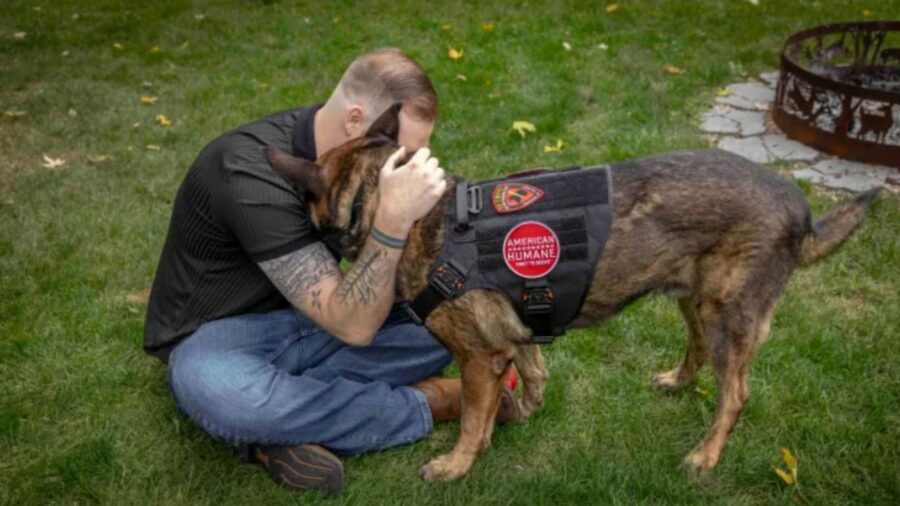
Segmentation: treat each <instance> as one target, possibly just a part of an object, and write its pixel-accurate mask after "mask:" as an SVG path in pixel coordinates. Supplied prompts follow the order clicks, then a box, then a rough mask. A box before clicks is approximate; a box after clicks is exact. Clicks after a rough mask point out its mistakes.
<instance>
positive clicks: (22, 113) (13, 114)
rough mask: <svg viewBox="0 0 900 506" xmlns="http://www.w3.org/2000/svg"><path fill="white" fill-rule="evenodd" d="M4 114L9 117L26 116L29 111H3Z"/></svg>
mask: <svg viewBox="0 0 900 506" xmlns="http://www.w3.org/2000/svg"><path fill="white" fill-rule="evenodd" d="M3 115H4V116H6V117H7V118H24V117H25V116H27V115H28V113H27V112H25V111H14V110H9V111H5V112H4V113H3Z"/></svg>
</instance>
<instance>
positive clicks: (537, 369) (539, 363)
mask: <svg viewBox="0 0 900 506" xmlns="http://www.w3.org/2000/svg"><path fill="white" fill-rule="evenodd" d="M516 348H517V351H516V356H515V358H513V361H514V362H515V364H516V370H517V371H518V372H519V379H521V380H522V398H521V399H520V400H519V408H520V411H521V413H522V420H526V419H528V417H529V416H531V414H532V413H534V411H535V410H537V409H538V408H540V407H541V405H543V404H544V383H546V382H547V378H548V377H549V376H550V375H549V374H548V373H547V367H546V366H545V365H544V357H543V355H542V354H541V347H540V346H538V345H536V344H522V345H519V346H517V347H516Z"/></svg>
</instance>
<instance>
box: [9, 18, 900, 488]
mask: <svg viewBox="0 0 900 506" xmlns="http://www.w3.org/2000/svg"><path fill="white" fill-rule="evenodd" d="M618 3H619V5H620V8H619V10H618V11H617V12H615V13H613V14H605V13H604V12H603V8H602V5H600V4H592V3H589V2H527V3H526V2H515V3H514V5H509V6H505V5H503V4H502V3H500V2H467V3H466V4H465V5H464V4H462V3H460V4H459V5H453V6H449V5H448V6H435V5H428V4H427V3H426V2H421V3H420V2H413V1H407V2H388V1H380V2H366V3H362V2H360V3H359V4H356V3H353V2H349V1H339V2H332V3H329V5H320V4H322V2H309V3H295V2H253V1H245V2H225V1H222V2H210V3H206V2H196V3H193V4H192V3H188V2H183V1H172V0H163V1H156V2H149V1H147V2H114V1H87V0H79V1H77V2H76V1H72V2H49V1H41V2H22V1H18V0H5V1H4V2H3V8H2V10H3V15H2V17H0V69H2V70H0V111H7V110H17V111H25V112H26V113H27V115H26V116H24V117H20V118H13V117H9V116H6V115H4V116H0V293H2V295H0V503H4V504H16V505H18V504H55V503H70V504H75V503H78V504H84V503H95V502H96V503H106V504H191V505H193V504H242V503H248V504H250V503H252V504H301V503H303V504H306V503H331V502H344V503H348V504H464V505H469V504H581V503H587V504H632V503H638V502H640V503H688V504H705V503H718V504H729V505H731V504H767V503H783V504H790V503H793V502H794V499H792V497H791V491H790V490H789V489H788V488H787V487H785V486H784V485H783V484H782V483H781V482H780V481H779V479H778V477H777V476H776V475H775V474H774V472H773V471H772V466H773V465H776V464H778V460H779V457H778V448H779V447H781V446H787V447H790V448H791V449H792V450H793V451H794V452H795V453H796V454H797V456H798V458H799V477H800V482H801V485H802V490H803V494H804V495H805V497H806V498H807V499H808V500H809V502H810V503H812V504H851V503H855V504H878V503H880V504H891V503H893V504H896V503H897V501H898V498H900V463H898V462H900V344H898V343H900V330H898V328H897V309H898V307H900V275H898V267H900V239H898V234H897V230H898V226H900V205H898V200H897V198H896V197H895V196H890V195H889V196H885V197H882V198H881V199H880V200H879V201H878V202H876V203H875V205H874V206H873V208H872V210H871V213H870V216H869V218H868V221H867V223H866V225H865V226H864V228H863V229H862V230H861V231H860V233H859V234H858V235H857V236H856V238H855V239H853V240H852V241H851V242H850V243H849V244H847V245H846V246H845V247H844V248H843V249H842V250H841V251H840V252H839V253H838V254H836V255H835V256H833V257H831V258H830V259H828V260H827V261H825V262H822V263H821V264H819V265H817V266H815V267H813V268H810V269H807V270H804V271H801V272H798V273H797V275H796V276H795V277H794V279H793V280H792V282H791V285H790V287H789V289H788V291H787V293H786V295H785V296H784V297H783V299H782V302H781V305H780V307H779V309H778V312H777V315H776V320H775V324H774V326H773V329H772V335H771V337H770V339H769V341H768V342H767V343H766V344H765V345H764V346H763V347H762V348H761V349H760V351H759V353H758V355H757V357H756V359H755V361H754V371H753V374H752V376H751V382H750V383H751V389H752V392H753V394H752V396H751V399H750V402H749V404H748V406H747V408H746V410H745V412H744V414H743V417H742V419H741V422H740V423H739V425H738V427H737V429H736V430H735V432H734V434H733V436H732V438H731V440H730V443H729V445H728V447H727V448H726V451H725V453H724V456H723V459H722V461H721V464H720V465H719V467H718V468H716V470H715V471H714V472H713V473H712V474H711V477H710V478H709V479H708V480H706V481H704V482H703V483H700V484H698V483H696V482H694V481H692V480H690V479H689V478H688V477H687V476H686V474H685V473H684V472H683V471H682V469H681V468H680V467H679V463H680V460H681V458H682V457H683V456H684V455H685V454H686V453H687V452H688V451H689V450H690V449H691V448H692V446H693V445H694V444H695V443H696V442H697V441H698V440H699V439H700V438H701V437H702V435H703V434H704V432H705V430H706V429H707V427H708V425H709V424H710V422H711V420H712V417H713V413H714V409H715V406H714V403H713V402H712V401H710V400H707V399H706V398H705V397H704V396H703V395H701V394H699V393H698V392H697V391H696V390H695V389H694V388H688V389H685V390H683V391H681V392H677V393H673V394H661V393H658V392H655V391H652V390H651V389H650V388H649V386H648V380H649V378H650V377H651V376H652V374H654V373H655V372H657V371H660V370H662V369H666V368H668V367H670V366H672V365H674V364H675V363H676V362H677V361H678V359H679V358H680V357H681V354H682V351H683V342H684V330H683V325H682V323H681V321H680V317H679V315H678V311H677V308H676V307H675V305H674V304H673V303H672V302H670V301H668V300H664V299H662V298H659V297H651V298H648V299H644V300H642V301H640V302H638V303H637V304H635V305H634V306H632V307H630V308H629V309H627V310H626V311H625V312H624V313H623V314H621V315H620V316H619V317H618V318H616V319H614V320H612V321H610V322H608V323H606V324H604V325H601V326H597V327H596V328H592V329H588V330H585V331H579V332H573V333H571V334H569V335H568V336H566V337H564V338H562V339H560V340H559V341H558V342H557V344H554V345H552V346H550V347H548V348H546V357H547V362H548V365H549V368H550V371H551V375H552V377H551V379H550V382H549V384H548V387H547V402H546V406H545V407H544V408H543V410H541V411H540V412H538V413H537V414H536V415H535V416H534V417H533V418H532V419H531V420H530V421H529V422H528V423H527V424H524V425H519V426H505V427H501V428H498V430H497V431H496V432H495V436H494V443H493V447H492V449H491V450H490V451H489V452H487V453H486V454H485V455H484V457H482V458H481V459H480V460H479V461H478V463H477V464H476V465H475V467H474V468H473V470H472V472H471V474H470V475H469V476H468V477H467V478H466V479H464V480H462V481H460V482H458V483H453V484H438V485H429V484H425V483H423V482H421V481H420V480H419V479H418V478H417V477H416V470H417V469H418V467H419V466H420V465H421V464H422V463H424V462H425V461H426V460H427V459H428V458H429V457H431V456H434V455H437V454H439V453H442V452H444V451H446V450H448V449H449V448H450V447H451V445H452V443H453V441H454V440H455V438H456V433H457V428H458V427H457V426H456V425H454V424H449V425H445V426H442V427H439V429H438V430H437V431H436V432H435V434H434V436H433V437H431V438H430V439H428V440H425V441H422V442H420V443H418V444H415V445H412V446H409V447H405V448H398V449H394V450H390V451H386V452H381V453H378V454H373V455H366V456H362V457H358V458H351V459H347V460H346V469H347V480H346V481H347V488H346V490H345V492H344V494H343V495H342V496H341V497H340V498H339V499H336V500H335V499H328V498H323V497H320V496H317V495H311V494H300V495H292V494H288V493H286V492H283V491H281V490H280V489H279V488H277V487H276V485H274V483H273V482H271V480H269V478H268V477H267V476H266V475H265V474H264V473H263V472H261V471H260V470H259V469H258V468H256V467H253V466H247V465H239V464H238V463H237V461H236V460H235V459H234V458H233V457H232V455H231V452H230V450H229V449H227V448H225V447H224V446H221V445H219V444H217V443H215V442H214V441H212V440H211V439H209V438H208V437H206V436H205V435H204V434H203V433H201V432H200V431H199V430H198V429H197V428H196V427H194V426H193V425H192V424H191V423H190V422H189V421H188V420H187V419H185V418H184V417H182V416H180V415H178V414H176V412H175V410H174V408H173V405H172V401H171V399H170V397H169V394H168V391H167V388H166V375H165V369H164V367H163V366H162V365H161V364H160V363H159V362H158V361H156V360H155V359H153V358H150V357H147V356H145V355H144V354H143V353H142V351H141V331H142V320H143V313H144V309H145V308H144V304H143V303H142V302H140V301H135V299H134V298H128V297H127V295H128V294H133V293H134V292H137V291H139V290H142V289H145V288H147V287H148V286H149V284H150V282H151V280H152V276H153V272H154V269H155V266H156V261H157V258H158V254H159V251H160V249H161V247H162V242H163V239H164V235H165V231H166V227H167V224H168V217H169V213H170V206H171V202H172V198H173V196H174V194H175V190H176V188H177V185H178V184H179V182H180V180H181V178H182V177H183V175H184V173H185V171H186V169H187V167H188V166H189V164H190V163H191V161H192V160H193V157H194V156H195V155H196V153H197V152H198V151H199V150H200V148H202V147H203V145H204V144H205V143H206V142H207V141H209V140H211V139H213V138H214V137H215V136H216V135H218V134H219V133H221V132H223V131H225V130H227V129H230V128H232V127H234V126H237V125H239V124H242V123H244V122H247V121H250V120H253V119H255V118H257V117H260V116H262V115H264V114H267V113H269V112H272V111H276V110H281V109H285V108H289V107H294V106H298V105H303V104H309V103H312V102H315V101H319V100H322V99H324V98H325V97H326V96H327V94H328V92H329V91H330V88H331V86H332V85H333V84H334V83H335V82H336V80H337V79H338V77H339V75H340V73H341V71H342V70H343V68H344V67H345V66H346V65H347V64H348V63H349V61H350V60H351V59H352V58H353V57H354V56H356V55H357V54H360V53H361V52H364V51H366V50H369V49H373V48H376V47H381V46H387V45H395V46H399V47H402V48H404V49H405V50H407V51H408V52H409V53H410V54H411V55H413V56H414V57H416V58H417V59H418V60H419V61H420V62H421V63H422V64H423V65H424V67H425V68H426V69H427V70H428V72H429V73H430V75H431V76H432V78H433V80H434V82H435V85H436V87H437V90H438V93H439V95H440V97H441V100H442V116H441V120H440V123H439V125H438V130H437V132H436V134H435V136H434V138H433V148H434V150H435V152H436V153H437V154H438V155H439V156H440V157H441V158H442V160H443V165H444V166H445V167H446V168H447V169H448V170H451V171H453V172H456V173H460V174H464V175H467V176H471V177H474V178H484V177H488V176H496V175H499V174H503V173H505V172H509V171H512V170H516V169H520V168H523V167H532V166H539V165H547V166H564V165H568V164H575V163H593V162H603V161H615V160H621V159H625V158H629V157H637V156H643V155H649V154H653V153H660V152H665V151H670V150H675V149H683V148H693V147H699V146H703V145H705V142H706V141H705V140H704V139H702V138H701V137H700V136H699V135H698V133H697V124H698V122H699V120H698V115H699V113H700V112H701V111H702V110H704V109H705V108H706V107H708V104H709V103H710V102H711V101H712V98H713V96H714V93H715V90H716V88H717V87H719V86H722V85H725V84H728V83H730V82H734V81H736V80H739V79H742V78H743V74H745V73H746V74H754V73H756V72H759V71H762V70H767V69H772V68H775V67H776V65H777V54H778V50H779V48H780V45H781V41H783V40H784V38H785V37H786V36H787V35H788V34H789V33H791V32H792V31H795V30H798V29H800V28H804V27H808V26H812V25H815V24H819V23H825V22H833V21H839V20H848V19H855V18H860V17H861V16H862V15H861V13H862V11H863V9H870V10H872V11H874V17H875V18H889V17H890V15H891V13H893V14H894V16H895V17H896V14H897V13H900V2H898V1H897V0H890V1H887V0H880V1H876V0H868V1H855V0H846V1H841V2H838V1H831V2H826V1H819V2H799V1H771V0H761V1H760V4H761V5H759V6H753V5H751V4H750V2H747V1H738V0H735V1H728V2H726V1H720V2H713V1H691V2H688V1H679V2H676V1H663V2H653V1H649V0H648V1H641V2H638V1H629V0H621V1H619V2H618ZM37 7H40V9H37ZM76 13H77V14H78V16H77V19H73V17H74V15H75V14H76ZM197 14H205V18H203V19H199V20H198V19H196V17H195V15H197ZM307 20H308V21H307ZM488 21H492V22H495V23H496V27H495V28H494V29H493V30H492V31H486V30H484V29H482V27H481V23H482V22H488ZM445 23H449V24H450V27H449V29H443V28H442V25H444V24H445ZM20 31H24V32H26V36H25V38H24V40H17V39H16V38H15V37H14V33H15V32H20ZM563 41H566V42H569V43H570V44H571V45H572V50H571V51H565V50H564V49H563V47H562V42H563ZM115 42H119V43H121V44H122V45H124V49H123V50H121V51H119V50H116V49H114V48H113V43H115ZM601 43H604V44H607V45H608V47H609V49H608V50H606V51H603V50H601V49H599V48H598V47H597V46H598V44H601ZM184 44H187V46H186V47H184V46H183V45H184ZM156 45H158V46H159V47H160V48H161V51H160V52H159V53H156V54H151V53H149V52H148V50H149V48H151V47H152V46H156ZM448 46H453V47H456V48H461V49H463V50H464V52H465V55H464V57H463V58H462V59H461V60H459V61H455V62H454V61H451V60H450V59H449V58H448V57H447V47H448ZM64 52H66V53H65V54H66V56H63V53H64ZM665 64H672V65H676V66H678V67H681V68H684V69H686V72H685V73H684V74H681V75H677V76H671V75H668V74H666V73H665V72H664V71H663V66H664V65H665ZM458 74H462V75H465V76H466V78H467V80H466V81H462V80H458V79H457V78H456V76H457V75H458ZM264 83H265V84H264ZM142 94H148V95H154V96H157V97H159V101H158V102H157V103H156V104H154V105H141V104H140V103H139V101H138V97H139V96H140V95H142ZM160 113H162V114H166V115H168V116H169V117H170V118H171V119H172V120H173V125H172V126H170V127H168V128H164V127H162V126H160V125H158V124H156V123H155V122H154V116H155V115H156V114H160ZM514 120H528V121H531V122H533V123H534V124H535V125H536V126H537V133H536V134H534V135H531V136H529V137H528V138H526V139H521V138H519V137H518V135H516V134H515V133H513V132H511V131H510V125H511V123H512V121H514ZM134 125H137V126H134ZM557 138H561V139H563V140H564V141H565V142H566V147H565V149H564V150H563V151H562V152H560V153H551V154H545V153H543V149H542V148H543V146H544V145H546V144H551V143H553V142H555V141H556V139H557ZM148 144H155V145H158V146H160V148H161V149H160V150H159V151H152V150H148V149H147V148H146V146H147V145H148ZM45 153H46V154H48V155H50V156H53V157H58V156H62V157H65V158H66V159H67V160H68V164H67V165H66V166H64V167H62V168H59V169H53V170H51V169H45V168H43V167H41V166H40V162H41V156H42V154H45ZM98 154H105V155H109V156H110V157H111V159H110V160H109V161H107V162H106V163H103V164H100V165H89V164H87V163H86V159H87V157H88V156H92V155H98ZM804 189H805V191H806V192H807V193H808V194H809V196H810V199H811V202H812V206H813V208H814V210H815V211H816V212H817V213H822V212H824V211H825V210H826V209H828V208H830V207H833V206H834V205H835V204H836V202H835V199H834V196H832V195H830V194H827V193H823V192H820V191H818V190H815V189H813V188H811V187H809V186H808V185H807V186H805V187H804ZM843 197H844V196H841V198H843ZM698 385H699V387H700V388H701V389H704V390H707V391H714V390H715V385H714V382H713V380H712V378H711V375H710V373H709V371H708V370H706V371H704V373H703V374H702V375H701V377H700V378H699V381H698Z"/></svg>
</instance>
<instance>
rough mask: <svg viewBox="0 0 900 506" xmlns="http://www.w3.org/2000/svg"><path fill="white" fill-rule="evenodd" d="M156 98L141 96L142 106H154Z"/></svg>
mask: <svg viewBox="0 0 900 506" xmlns="http://www.w3.org/2000/svg"><path fill="white" fill-rule="evenodd" d="M157 100H159V99H158V98H156V97H154V96H152V95H141V103H142V104H144V105H150V104H155V103H156V101H157Z"/></svg>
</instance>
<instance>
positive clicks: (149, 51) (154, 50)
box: [147, 46, 160, 54]
mask: <svg viewBox="0 0 900 506" xmlns="http://www.w3.org/2000/svg"><path fill="white" fill-rule="evenodd" d="M147 52H148V53H150V54H156V53H158V52H160V49H159V46H153V47H151V48H150V49H148V50H147Z"/></svg>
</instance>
